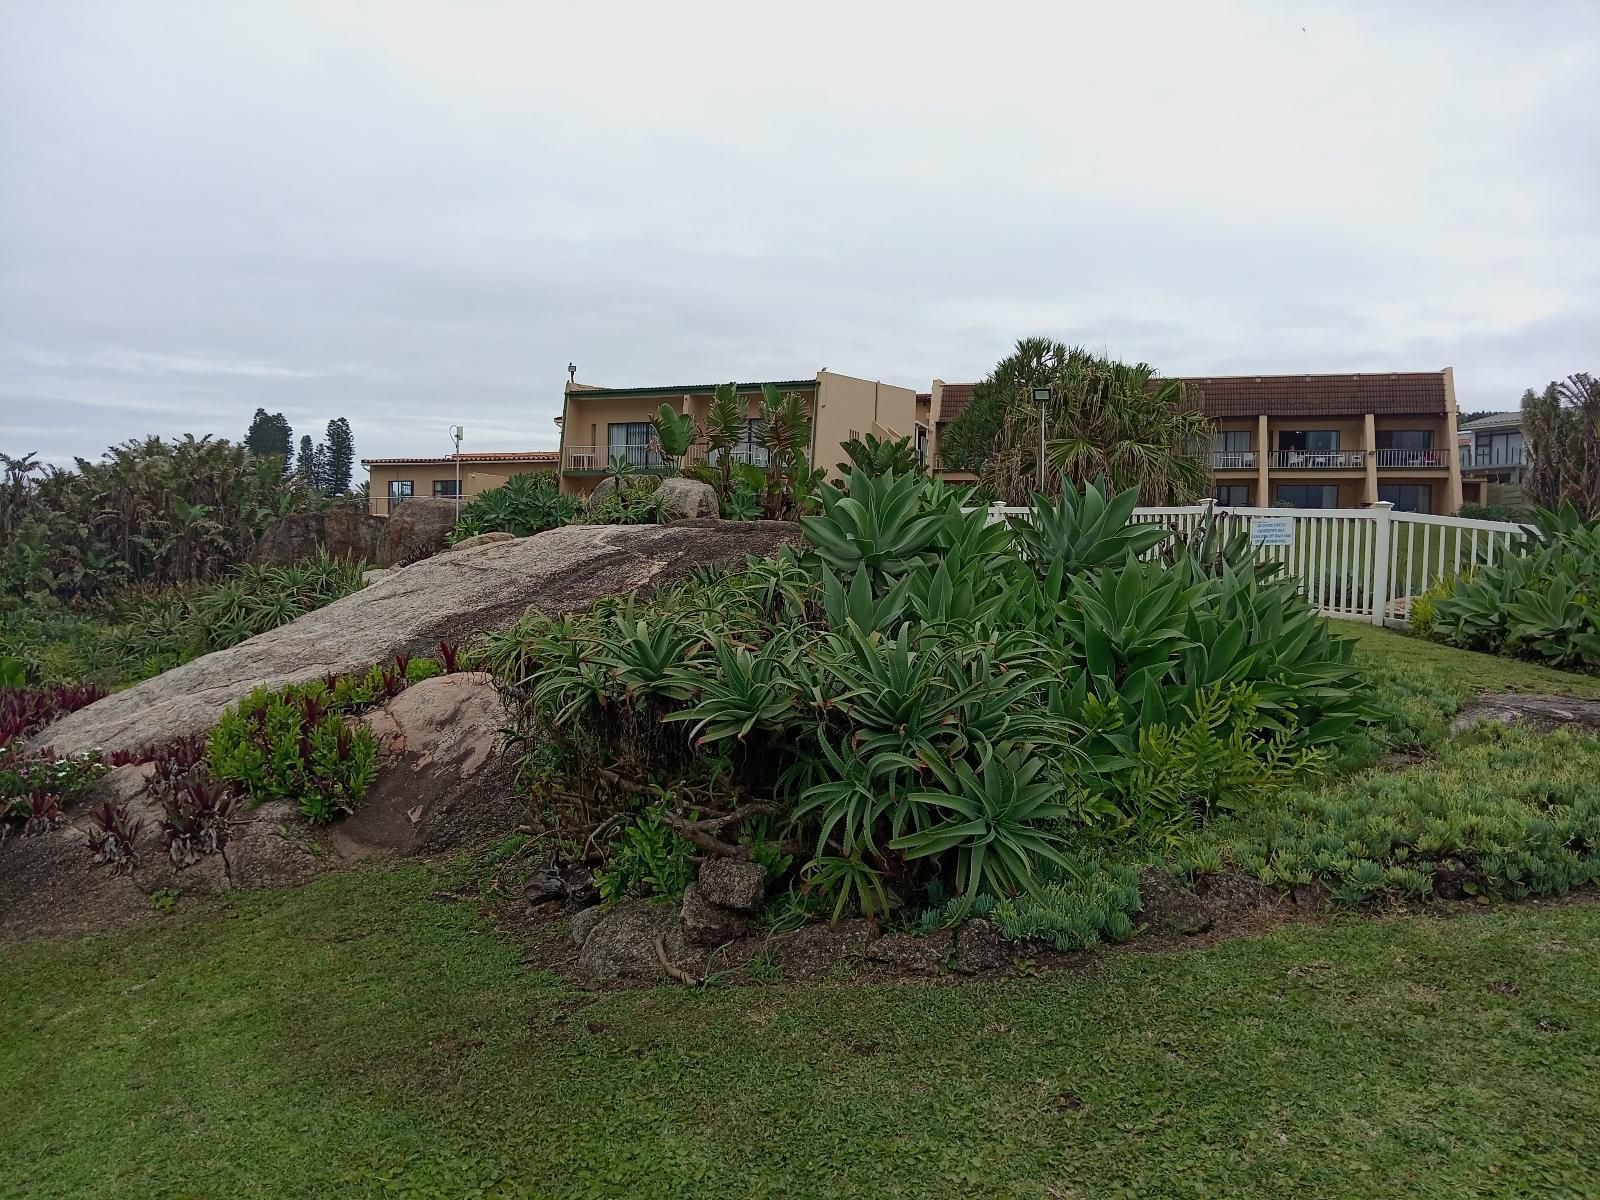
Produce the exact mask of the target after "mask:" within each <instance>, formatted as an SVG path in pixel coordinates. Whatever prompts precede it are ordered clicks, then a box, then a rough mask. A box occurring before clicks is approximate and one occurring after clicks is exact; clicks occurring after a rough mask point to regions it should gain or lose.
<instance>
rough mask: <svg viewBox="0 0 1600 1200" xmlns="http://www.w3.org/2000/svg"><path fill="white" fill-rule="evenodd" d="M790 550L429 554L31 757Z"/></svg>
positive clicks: (125, 744) (112, 710) (693, 525)
mask: <svg viewBox="0 0 1600 1200" xmlns="http://www.w3.org/2000/svg"><path fill="white" fill-rule="evenodd" d="M414 503H420V501H418V502H414ZM401 507H402V508H408V507H410V504H409V503H408V504H406V505H402V506H401ZM390 519H391V520H393V519H394V518H390ZM798 541H799V530H798V529H797V528H796V527H795V526H793V525H789V524H785V523H782V522H774V521H685V522H680V523H677V524H673V525H567V526H563V527H562V528H560V529H552V530H550V531H549V532H547V533H541V534H538V535H536V536H534V537H531V538H517V539H515V540H512V541H508V542H495V543H494V544H492V545H488V546H479V547H477V548H475V549H471V550H463V551H460V552H458V553H454V554H442V555H438V556H436V557H434V558H430V559H427V560H425V561H423V562H418V563H414V564H412V565H411V566H409V567H407V568H406V569H405V570H403V571H396V572H394V573H392V574H390V575H388V576H386V577H384V578H383V579H380V580H378V581H377V582H375V583H373V584H371V585H370V586H368V587H365V588H362V589H361V590H360V591H358V592H356V593H354V594H352V595H349V596H346V597H344V598H343V599H341V600H336V601H335V602H334V603H332V604H330V605H328V606H326V607H325V608H320V609H317V610H316V611H315V612H310V613H307V614H306V615H305V616H303V617H300V618H298V619H296V620H294V621H290V622H289V623H288V624H287V625H280V626H279V627H278V628H276V629H272V630H269V631H268V632H266V633H263V634H258V635H257V636H256V637H253V638H250V639H249V640H248V641H244V642H241V643H239V644H238V645H237V646H231V647H229V648H228V649H226V650H219V651H217V652H215V653H213V654H207V655H206V656H204V657H203V658H197V659H195V660H194V661H193V662H188V663H185V664H184V665H183V666H181V667H176V668H174V669H173V670H171V671H167V672H166V673H164V674H162V675H158V676H156V677H155V678H154V679H148V680H145V681H144V682H143V683H140V684H137V685H135V686H134V687H131V688H128V689H126V690H125V691H121V692H117V693H116V694H114V695H111V696H107V697H106V698H105V699H103V700H99V701H96V702H95V703H94V704H91V705H89V706H88V707H86V708H81V709H79V710H78V711H77V712H75V713H71V714H69V715H68V716H66V717H64V718H62V719H61V720H60V721H57V722H56V723H55V724H53V725H51V726H49V727H47V728H46V729H44V730H43V731H41V732H40V733H39V734H37V735H36V736H35V737H34V738H33V744H34V745H36V746H51V747H53V748H54V749H55V750H56V751H57V752H58V753H62V754H72V753H77V752H79V751H82V750H87V749H90V748H91V747H95V746H99V747H101V748H103V749H106V750H119V749H129V748H133V747H136V746H140V745H144V744H147V743H151V742H161V741H166V740H167V739H170V738H174V737H178V736H180V735H185V734H192V733H200V732H203V731H204V730H206V729H208V728H210V727H211V725H213V724H214V723H215V722H216V720H217V718H218V717H220V716H221V715H222V713H223V710H224V709H226V708H227V706H228V705H230V704H232V703H234V702H235V701H237V700H238V699H239V698H240V697H242V696H244V695H246V694H248V693H249V691H250V689H251V688H253V687H257V686H265V687H281V686H283V685H284V684H288V683H298V682H301V681H304V680H307V679H314V678H316V677H318V676H320V675H323V674H325V673H327V672H330V671H334V672H342V671H357V670H365V669H366V668H367V667H369V666H370V665H371V664H373V663H375V662H381V661H383V660H385V659H387V658H389V657H390V656H392V655H394V654H396V653H408V654H410V653H423V652H426V651H429V650H431V649H432V648H433V647H434V646H435V645H436V644H437V643H438V642H439V641H441V640H444V641H450V642H455V643H462V642H465V641H467V640H468V639H470V638H471V637H472V636H473V635H474V634H476V633H478V632H479V631H481V630H485V629H499V628H504V627H505V626H507V625H509V624H511V623H512V622H513V621H515V620H516V619H517V618H518V617H520V616H522V615H523V613H524V612H526V611H527V610H528V609H529V608H534V609H537V610H539V611H540V612H544V613H548V614H552V615H553V614H557V613H563V612H570V611H573V610H575V609H581V608H584V607H586V606H588V605H589V604H590V603H592V602H593V601H594V600H596V599H598V598H599V597H601V596H611V595H618V594H622V593H633V592H640V591H644V590H647V589H649V588H652V587H655V586H659V585H662V584H668V583H674V582H676V581H678V580H680V579H683V578H684V577H685V576H686V575H688V574H689V572H690V571H691V570H692V569H693V568H695V567H697V566H700V565H702V564H718V565H721V564H728V563H740V562H743V560H744V558H745V556H746V555H750V554H755V555H765V554H771V553H773V552H774V551H775V550H777V548H778V547H779V546H781V545H783V544H785V543H798Z"/></svg>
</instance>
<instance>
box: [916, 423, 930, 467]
mask: <svg viewBox="0 0 1600 1200" xmlns="http://www.w3.org/2000/svg"><path fill="white" fill-rule="evenodd" d="M917 461H918V462H919V463H921V464H922V465H923V466H927V465H928V427H927V426H926V425H918V426H917Z"/></svg>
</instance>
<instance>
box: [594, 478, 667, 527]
mask: <svg viewBox="0 0 1600 1200" xmlns="http://www.w3.org/2000/svg"><path fill="white" fill-rule="evenodd" d="M660 486H661V481H660V480H659V479H656V478H654V477H653V476H647V477H645V478H641V479H635V478H633V477H631V476H628V477H624V478H622V479H619V480H618V481H617V486H616V487H615V488H614V489H612V490H611V491H609V492H607V493H606V494H605V495H604V496H602V497H600V500H599V501H598V502H597V503H596V504H594V505H592V506H590V507H588V508H585V509H583V510H582V511H581V512H580V513H579V514H578V515H576V516H575V517H573V518H572V523H573V524H575V525H659V524H660V523H661V518H662V515H663V514H664V512H665V505H664V503H663V501H662V499H661V497H660V496H659V495H657V489H658V488H659V487H660Z"/></svg>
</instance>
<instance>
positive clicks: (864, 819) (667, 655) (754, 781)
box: [484, 471, 1384, 911]
mask: <svg viewBox="0 0 1600 1200" xmlns="http://www.w3.org/2000/svg"><path fill="white" fill-rule="evenodd" d="M961 503H962V496H961V494H960V493H957V492H955V491H952V490H951V489H948V488H944V487H942V486H940V485H939V484H936V483H933V482H930V481H926V480H920V479H916V478H907V477H901V476H896V475H893V474H886V475H883V476H881V477H877V478H874V477H871V476H868V475H867V474H865V473H864V472H861V471H857V472H855V473H854V474H853V475H852V477H851V479H850V482H849V489H848V495H846V494H843V493H840V492H837V491H835V490H834V489H831V488H825V489H823V491H822V512H821V513H820V514H818V515H815V516H811V517H807V518H805V520H804V523H803V525H804V530H805V534H806V538H807V541H808V543H809V546H808V549H807V550H806V551H805V552H804V553H796V552H795V551H793V550H785V551H783V552H781V553H780V554H779V555H778V556H776V557H775V558H772V559H765V560H754V561H752V562H750V563H749V564H748V566H747V569H746V570H745V571H744V572H743V573H740V574H730V575H722V576H716V575H710V574H702V575H698V576H696V577H695V578H693V579H691V580H688V581H685V582H684V583H681V584H679V585H677V586H675V587H673V588H670V589H666V590H664V591H663V592H660V593H658V594H657V595H655V596H652V597H651V598H649V599H648V600H646V601H641V600H638V599H635V598H633V597H620V598H615V599H611V600H606V601H602V602H600V603H598V604H596V605H595V606H593V607H592V608H591V609H590V610H588V611H586V612H584V613H581V614H568V615H566V616H564V617H560V618H556V619H547V618H544V617H540V616H537V615H534V616H530V617H528V618H527V619H525V620H524V621H523V622H521V623H520V624H518V625H517V626H515V627H513V628H512V629H511V630H509V631H506V632H504V633H500V634H496V635H492V636H491V637H490V638H489V639H488V640H487V642H486V645H485V647H484V660H485V662H486V664H487V665H489V666H490V668H491V669H492V670H493V671H494V673H495V676H496V679H497V682H498V683H499V685H500V686H501V688H502V690H503V692H504V694H505V695H506V698H507V700H508V702H509V704H510V705H511V707H512V709H513V710H514V711H515V712H516V714H517V719H518V728H519V731H520V732H521V733H522V734H523V735H524V736H525V737H526V738H527V739H528V741H527V744H530V745H539V746H542V747H549V746H555V747H558V748H559V753H558V754H556V755H555V756H554V757H553V758H552V759H551V761H552V762H558V763H559V764H560V766H559V768H558V771H559V773H560V774H559V778H558V779H557V780H556V782H558V783H559V785H560V786H559V789H558V790H559V791H561V792H562V793H563V794H567V795H572V796H577V797H580V798H581V799H582V801H583V803H584V805H585V807H586V810H587V811H588V812H589V813H590V814H591V819H592V814H599V815H601V816H604V815H605V814H607V813H610V812H615V811H618V810H621V809H626V808H630V807H631V806H632V805H633V803H634V798H635V797H636V796H637V795H638V794H639V792H640V791H641V790H650V789H656V790H658V791H660V792H662V793H665V792H669V791H670V792H671V793H672V794H673V796H674V797H675V798H676V799H675V805H676V811H677V815H678V816H679V817H681V818H683V819H685V820H687V819H690V818H691V815H692V814H693V813H700V814H701V815H702V818H703V819H708V820H716V821H719V822H726V824H719V825H718V829H719V831H721V832H723V833H724V834H726V833H727V831H728V830H732V829H736V828H738V825H739V823H740V821H741V819H742V816H743V814H747V813H748V814H755V813H759V814H760V815H761V816H762V817H763V818H766V817H769V816H772V815H773V814H776V817H777V819H778V820H780V821H785V822H787V823H788V826H789V830H790V833H791V835H792V836H793V837H794V838H795V839H796V843H797V845H798V846H799V847H801V851H800V856H801V876H802V879H803V880H804V882H805V884H806V886H807V887H808V888H810V889H812V890H813V891H814V892H816V891H821V892H826V893H827V894H828V895H829V896H831V897H832V898H833V900H834V902H835V904H836V905H839V906H840V908H839V910H841V911H842V907H850V906H853V907H856V908H860V909H865V910H871V909H873V908H876V907H887V906H889V904H890V903H891V902H892V898H893V897H892V895H891V894H892V893H893V894H899V896H900V898H901V899H908V898H909V896H911V895H914V894H919V893H920V892H922V891H923V890H925V889H927V888H928V887H930V886H931V885H933V884H935V883H937V884H939V885H940V886H943V887H947V888H949V889H952V890H956V891H960V892H961V893H962V894H963V895H966V896H967V897H969V898H971V897H976V896H979V895H983V894H993V895H997V896H1006V897H1012V896H1016V895H1020V894H1023V893H1025V892H1028V891H1030V890H1034V889H1037V888H1038V887H1040V886H1042V883H1041V881H1042V880H1043V879H1044V878H1045V876H1044V875H1043V872H1044V871H1045V870H1046V869H1048V868H1051V867H1052V865H1054V864H1056V863H1057V860H1058V858H1059V856H1060V855H1061V854H1062V853H1063V847H1064V846H1065V845H1066V844H1068V843H1072V842H1078V841H1082V840H1083V839H1086V838H1088V839H1094V838H1111V839H1122V840H1126V839H1128V838H1138V839H1141V840H1151V841H1155V842H1165V841H1170V840H1172V839H1173V838H1175V837H1177V836H1179V835H1180V834H1181V833H1182V832H1183V831H1186V830H1188V829H1190V828H1192V827H1193V825H1194V823H1195V821H1196V820H1197V819H1200V818H1203V817H1204V816H1205V815H1207V814H1208V813H1210V812H1212V811H1214V810H1226V809H1228V808H1230V807H1232V806H1236V805H1239V804H1243V803H1246V802H1248V801H1250V800H1252V799H1253V798H1255V797H1258V796H1261V795H1264V794H1267V793H1270V792H1271V791H1273V790H1274V789H1276V788H1278V787H1280V786H1281V785H1282V784H1283V783H1284V782H1286V781H1287V780H1289V779H1291V778H1297V777H1300V776H1303V775H1306V774H1311V773H1315V772H1316V771H1318V770H1320V769H1322V768H1323V767H1324V766H1325V764H1326V763H1327V762H1328V761H1329V759H1330V756H1331V755H1332V753H1333V752H1334V751H1336V750H1337V749H1339V748H1340V747H1342V746H1344V745H1345V744H1347V743H1348V742H1350V741H1351V740H1352V739H1359V738H1361V737H1362V736H1363V731H1365V730H1369V729H1375V728H1377V727H1378V722H1379V721H1380V720H1381V718H1382V717H1383V716H1384V714H1382V713H1381V712H1380V711H1379V710H1378V709H1377V708H1376V707H1375V706H1373V705H1372V704H1370V703H1368V702H1366V701H1364V700H1362V699H1360V698H1359V697H1358V695H1357V694H1356V683H1357V673H1356V670H1355V668H1354V666H1353V665H1352V655H1351V651H1352V646H1351V644H1350V643H1348V642H1346V641H1344V640H1342V639H1340V638H1338V637H1335V636H1333V635H1332V634H1331V633H1330V632H1329V628H1328V625H1327V623H1326V622H1325V621H1324V620H1322V619H1321V618H1320V617H1319V616H1318V615H1317V614H1316V613H1315V611H1313V610H1312V609H1311V608H1310V607H1309V606H1308V605H1307V604H1306V603H1305V601H1304V600H1303V599H1302V598H1301V597H1299V596H1298V595H1297V594H1296V591H1295V586H1294V582H1293V581H1292V580H1287V579H1278V578H1274V577H1273V576H1272V575H1271V574H1270V573H1269V572H1268V571H1265V570H1260V569H1258V568H1257V567H1256V566H1255V563H1254V560H1253V557H1252V556H1251V555H1250V554H1249V553H1248V552H1245V553H1236V552H1234V551H1236V550H1237V548H1236V547H1234V548H1231V549H1230V547H1228V546H1225V545H1220V544H1219V543H1218V541H1217V539H1203V540H1202V541H1199V542H1197V543H1196V544H1195V545H1193V546H1191V545H1187V544H1184V545H1176V546H1170V547H1169V546H1166V545H1164V544H1163V543H1164V542H1165V541H1166V540H1167V539H1169V538H1170V535H1169V534H1167V533H1166V532H1164V531H1161V530H1158V529H1151V528H1149V527H1148V526H1137V527H1135V526H1129V525H1128V524H1127V519H1128V516H1129V514H1130V512H1131V509H1132V506H1133V497H1132V495H1131V494H1125V495H1123V496H1119V497H1115V498H1108V497H1106V496H1105V495H1104V494H1103V493H1101V492H1100V491H1098V490H1097V489H1094V488H1090V489H1086V490H1085V491H1084V492H1081V493H1078V492H1073V491H1072V489H1070V488H1068V489H1066V494H1064V495H1063V496H1062V497H1060V498H1059V499H1057V500H1053V501H1045V500H1041V504H1042V505H1043V506H1044V507H1043V511H1042V512H1041V513H1040V515H1039V517H1038V520H1037V523H1036V525H1035V524H1029V525H1021V526H1015V525H989V524H988V523H987V514H986V513H984V512H981V511H979V512H972V513H963V512H962V511H961ZM1247 549H1248V548H1247V547H1246V551H1247ZM1140 555H1144V556H1145V557H1143V558H1141V557H1139V556H1140ZM727 810H732V811H727ZM719 813H720V814H722V815H721V816H717V815H716V814H719ZM807 855H809V858H807V857H805V856H807Z"/></svg>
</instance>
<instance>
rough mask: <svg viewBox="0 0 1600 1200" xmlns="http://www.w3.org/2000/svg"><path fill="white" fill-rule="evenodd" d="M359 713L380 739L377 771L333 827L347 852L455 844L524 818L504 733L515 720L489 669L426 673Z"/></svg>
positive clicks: (403, 850) (338, 845)
mask: <svg viewBox="0 0 1600 1200" xmlns="http://www.w3.org/2000/svg"><path fill="white" fill-rule="evenodd" d="M362 720H363V721H365V722H366V723H367V725H368V726H369V727H370V728H371V730H372V732H373V734H374V735H375V736H376V738H377V742H378V777H377V779H376V780H375V781H374V782H373V785H372V787H371V788H370V789H369V790H368V792H367V798H366V799H365V800H364V801H363V802H362V804H361V807H360V808H359V809H357V810H356V811H355V812H354V813H353V814H351V815H350V816H349V817H348V818H346V819H345V820H344V821H341V822H339V823H338V824H336V825H334V826H333V827H332V829H331V831H330V838H331V840H332V842H333V846H334V848H335V849H336V850H337V851H338V852H339V854H340V855H341V856H343V857H345V858H364V857H367V856H368V855H372V854H393V853H406V852H409V851H413V850H420V849H432V848H435V847H445V846H451V845H456V844H459V843H461V842H463V841H467V840H469V839H470V838H471V837H472V836H473V835H474V834H476V833H480V832H482V831H484V830H501V831H503V830H508V829H510V828H511V827H512V826H514V825H515V824H516V823H517V802H516V789H515V787H514V786H513V784H512V778H511V777H512V772H513V764H512V763H511V762H510V761H509V760H508V759H507V758H506V757H505V756H504V755H503V754H502V752H501V751H502V746H501V737H500V731H501V730H502V729H504V728H505V727H506V726H507V725H508V724H510V722H511V718H510V716H509V714H508V713H507V712H506V710H505V708H504V706H503V705H502V704H501V702H500V693H499V692H498V691H496V690H495V686H494V683H493V681H492V680H491V679H490V678H489V676H487V675H484V674H481V673H478V672H464V673H462V674H459V675H438V676H435V677H434V678H432V679H424V680H423V681H422V682H421V683H416V684H412V686H410V687H408V688H407V689H406V690H405V691H403V692H401V693H400V694H399V695H398V696H396V697H395V698H394V699H393V700H391V701H389V703H387V704H385V705H384V706H383V707H382V708H375V709H373V710H372V711H371V712H369V713H367V714H366V715H365V716H364V717H363V718H362Z"/></svg>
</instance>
